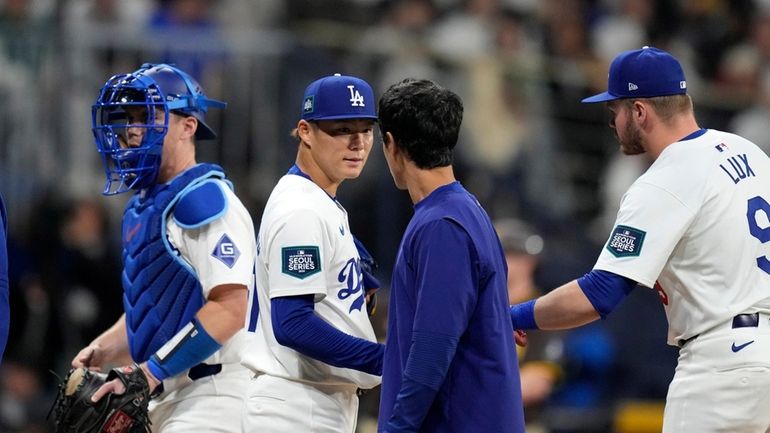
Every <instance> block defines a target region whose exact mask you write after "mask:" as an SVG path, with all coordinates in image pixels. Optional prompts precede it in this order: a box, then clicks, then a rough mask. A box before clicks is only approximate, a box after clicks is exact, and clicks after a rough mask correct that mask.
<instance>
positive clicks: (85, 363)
mask: <svg viewBox="0 0 770 433" xmlns="http://www.w3.org/2000/svg"><path fill="white" fill-rule="evenodd" d="M105 360H106V359H105V354H104V351H103V350H102V349H101V347H100V346H99V345H98V344H93V343H91V344H90V345H89V346H87V347H85V348H83V349H82V350H81V351H80V352H78V354H77V355H75V357H74V358H72V368H87V369H89V370H92V371H96V372H101V371H102V366H103V365H104V363H105Z"/></svg>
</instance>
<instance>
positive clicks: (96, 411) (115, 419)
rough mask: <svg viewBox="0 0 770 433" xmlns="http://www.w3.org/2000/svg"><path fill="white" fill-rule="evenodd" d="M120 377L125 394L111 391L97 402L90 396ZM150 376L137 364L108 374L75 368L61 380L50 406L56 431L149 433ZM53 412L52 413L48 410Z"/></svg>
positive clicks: (74, 432)
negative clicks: (127, 369)
mask: <svg viewBox="0 0 770 433" xmlns="http://www.w3.org/2000/svg"><path fill="white" fill-rule="evenodd" d="M115 378H118V379H120V381H121V382H123V385H125V387H126V392H124V393H122V394H115V393H109V394H107V395H105V396H104V397H102V398H101V399H100V400H99V401H97V402H96V403H94V402H92V401H91V396H92V395H93V394H94V392H96V390H98V389H99V387H101V386H102V385H104V384H105V383H106V382H109V381H110V380H112V379H115ZM149 401H150V396H149V386H148V384H147V378H146V377H145V376H144V373H143V372H142V369H141V368H139V366H138V365H136V364H134V366H133V367H132V368H131V372H130V373H124V372H123V371H122V370H120V369H117V368H116V369H113V370H112V371H110V373H109V374H102V373H96V372H93V371H90V370H87V369H85V368H73V369H72V370H70V371H69V373H68V374H67V376H66V377H65V378H64V380H63V381H62V382H61V383H60V384H59V392H58V395H57V396H56V401H54V405H53V407H52V408H51V410H52V411H53V413H54V416H55V431H56V433H91V432H93V433H97V432H99V433H149V432H150V427H149V426H150V420H149V415H148V410H147V406H148V404H149ZM49 415H50V414H49Z"/></svg>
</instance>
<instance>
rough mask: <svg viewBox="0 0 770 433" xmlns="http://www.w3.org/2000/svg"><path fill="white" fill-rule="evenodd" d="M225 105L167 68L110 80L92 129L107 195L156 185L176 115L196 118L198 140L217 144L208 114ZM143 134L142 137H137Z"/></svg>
mask: <svg viewBox="0 0 770 433" xmlns="http://www.w3.org/2000/svg"><path fill="white" fill-rule="evenodd" d="M224 106H225V104H224V103H223V102H220V101H215V100H213V99H208V98H207V97H206V95H205V94H204V93H203V91H202V89H201V87H200V85H199V84H198V83H197V82H196V81H195V80H194V79H193V78H192V77H190V76H189V75H187V74H186V73H185V72H183V71H182V70H180V69H178V68H175V67H173V66H170V65H166V64H159V65H152V64H144V65H142V67H141V68H140V69H138V70H137V71H135V72H132V73H130V74H121V75H116V76H114V77H112V78H110V79H109V80H108V81H107V83H106V84H105V85H104V87H102V89H101V91H100V93H99V97H98V98H97V99H96V103H95V104H94V105H93V107H92V109H91V114H92V116H91V117H92V128H91V129H92V131H93V134H94V139H95V141H96V148H97V150H98V151H99V153H100V154H101V156H102V161H103V162H104V167H105V173H106V176H107V182H106V184H105V187H104V194H105V195H112V194H118V193H122V192H126V191H129V190H132V189H133V190H137V189H143V188H148V187H150V186H152V185H153V184H154V183H155V181H156V179H157V177H158V172H159V171H160V163H161V156H162V153H163V139H164V138H165V136H166V133H167V132H168V119H169V114H170V113H171V112H175V113H178V114H180V115H183V116H193V117H195V118H196V119H197V120H198V129H197V130H196V131H195V136H196V137H197V138H198V139H211V138H215V137H216V134H214V131H213V130H211V128H210V127H209V126H208V125H206V123H205V122H204V115H205V113H206V111H207V110H208V107H217V108H224ZM137 129H141V130H142V131H141V133H139V134H136V131H137ZM138 136H141V140H139V141H137V140H136V137H138Z"/></svg>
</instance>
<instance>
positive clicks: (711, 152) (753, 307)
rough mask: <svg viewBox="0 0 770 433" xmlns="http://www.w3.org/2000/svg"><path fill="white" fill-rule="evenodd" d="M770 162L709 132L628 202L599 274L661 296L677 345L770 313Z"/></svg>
mask: <svg viewBox="0 0 770 433" xmlns="http://www.w3.org/2000/svg"><path fill="white" fill-rule="evenodd" d="M769 218H770V159H769V158H768V156H767V155H766V154H765V153H764V152H762V150H760V149H759V148H758V147H757V146H756V145H754V144H753V143H751V142H750V141H748V140H746V139H744V138H741V137H739V136H737V135H734V134H730V133H726V132H722V131H716V130H706V131H705V133H703V134H702V135H697V136H695V138H691V139H687V140H683V141H679V142H676V143H673V144H671V145H670V146H668V147H667V148H666V149H665V150H664V151H663V152H662V153H661V154H660V156H659V157H658V158H657V160H656V161H655V162H654V163H653V165H652V166H651V167H650V168H649V169H648V170H647V172H646V173H644V174H643V175H642V176H640V177H639V179H637V180H636V182H634V184H633V185H632V186H631V187H630V188H629V190H628V192H626V194H625V195H624V196H623V199H622V201H621V205H620V210H619V211H618V216H617V220H616V223H615V228H614V230H613V232H612V234H611V235H610V239H609V241H608V242H607V245H606V246H605V248H604V249H603V250H602V253H601V255H600V256H599V259H598V261H597V263H596V266H595V269H599V270H605V271H609V272H613V273H615V274H619V275H622V276H625V277H628V278H630V279H632V280H635V281H637V282H639V283H640V284H643V285H645V286H647V287H654V288H655V289H656V290H657V291H658V293H659V294H660V297H661V300H662V302H663V305H664V307H665V310H666V315H667V317H668V322H669V333H668V342H669V344H671V345H676V342H677V341H679V340H681V339H687V338H690V337H693V336H696V335H698V334H700V333H702V332H704V331H707V330H709V329H711V328H714V327H715V326H717V325H720V324H723V323H725V322H727V321H729V320H730V319H732V317H733V316H735V315H736V314H740V313H746V312H754V311H758V310H768V309H770V221H768V219H769Z"/></svg>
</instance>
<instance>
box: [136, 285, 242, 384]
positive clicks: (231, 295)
mask: <svg viewBox="0 0 770 433" xmlns="http://www.w3.org/2000/svg"><path fill="white" fill-rule="evenodd" d="M245 317H246V286H244V285H241V284H223V285H220V286H217V287H215V288H214V289H213V290H212V291H211V293H210V294H209V299H208V301H207V302H206V303H205V304H204V305H203V307H201V309H200V310H198V313H197V314H196V315H195V318H193V320H192V321H191V322H190V323H188V324H187V325H186V326H185V327H183V328H182V329H181V330H180V331H179V332H177V334H176V335H174V337H172V338H171V340H169V341H168V342H167V343H166V344H164V345H163V347H161V348H160V349H158V351H157V352H155V354H153V355H152V356H151V357H150V359H149V360H148V361H147V365H146V367H147V370H148V371H149V372H150V373H151V374H152V376H154V378H156V379H158V380H161V381H162V380H165V379H166V378H168V377H173V376H176V375H178V374H180V373H181V372H183V371H185V370H187V369H189V368H191V367H193V366H195V365H197V364H199V363H201V362H203V361H205V360H206V359H207V358H208V357H210V356H211V355H213V354H214V353H215V352H216V351H217V350H219V349H220V348H221V347H222V345H223V344H224V343H226V342H227V340H229V339H230V337H232V336H233V335H235V333H236V332H238V330H239V329H241V328H242V327H243V323H244V321H245Z"/></svg>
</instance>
